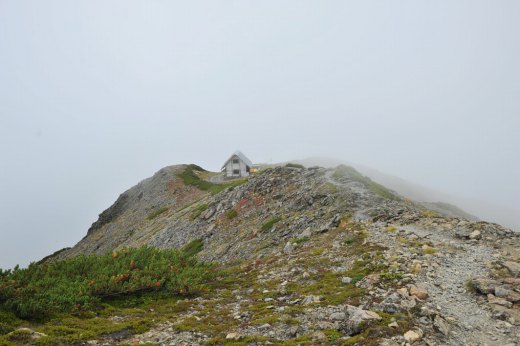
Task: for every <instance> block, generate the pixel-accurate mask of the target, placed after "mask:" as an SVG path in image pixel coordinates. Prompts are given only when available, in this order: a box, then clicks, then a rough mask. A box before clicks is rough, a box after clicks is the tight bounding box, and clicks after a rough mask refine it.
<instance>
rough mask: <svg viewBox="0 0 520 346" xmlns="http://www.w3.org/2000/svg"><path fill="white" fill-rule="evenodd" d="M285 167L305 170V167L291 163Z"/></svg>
mask: <svg viewBox="0 0 520 346" xmlns="http://www.w3.org/2000/svg"><path fill="white" fill-rule="evenodd" d="M285 167H291V168H305V166H304V165H300V164H299V163H291V162H289V163H288V164H286V165H285Z"/></svg>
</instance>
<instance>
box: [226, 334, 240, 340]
mask: <svg viewBox="0 0 520 346" xmlns="http://www.w3.org/2000/svg"><path fill="white" fill-rule="evenodd" d="M240 338H241V336H240V335H239V334H238V333H228V334H227V335H226V339H227V340H240Z"/></svg>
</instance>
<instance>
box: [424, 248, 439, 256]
mask: <svg viewBox="0 0 520 346" xmlns="http://www.w3.org/2000/svg"><path fill="white" fill-rule="evenodd" d="M435 253H437V249H436V248H434V247H431V246H428V247H427V248H424V249H423V254H425V255H433V254H435Z"/></svg>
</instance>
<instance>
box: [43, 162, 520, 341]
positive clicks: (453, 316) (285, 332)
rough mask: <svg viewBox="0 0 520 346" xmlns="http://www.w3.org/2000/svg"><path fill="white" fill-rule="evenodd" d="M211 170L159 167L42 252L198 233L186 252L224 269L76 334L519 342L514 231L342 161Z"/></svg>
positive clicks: (175, 243) (519, 258)
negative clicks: (102, 330)
mask: <svg viewBox="0 0 520 346" xmlns="http://www.w3.org/2000/svg"><path fill="white" fill-rule="evenodd" d="M215 179H217V178H215V174H213V173H210V172H206V171H203V170H201V169H199V168H198V167H196V166H193V165H192V166H187V165H181V166H171V167H166V168H164V169H162V170H160V171H159V172H157V173H156V174H155V175H154V176H153V177H151V178H149V179H146V180H144V181H142V182H141V183H139V184H138V185H136V186H134V187H133V188H131V189H130V190H128V191H126V192H125V193H123V194H122V195H121V196H120V197H119V199H118V200H117V201H116V202H115V203H114V205H113V206H111V207H110V208H109V209H107V210H106V211H104V212H103V213H102V214H101V215H100V217H99V220H98V221H97V222H95V223H94V224H93V225H92V227H91V228H90V229H89V231H88V234H87V235H86V236H85V238H83V239H82V240H81V241H80V242H79V243H78V244H77V245H76V246H74V247H73V248H71V249H69V250H66V251H63V252H61V253H60V254H58V255H57V256H56V257H55V258H54V259H53V260H57V259H60V258H67V257H71V256H76V255H79V254H101V253H105V252H107V251H117V250H118V249H122V248H124V247H136V246H141V245H151V246H155V247H159V248H170V247H174V248H178V247H181V246H183V245H185V244H187V243H189V242H190V241H193V240H195V239H201V240H202V241H203V243H204V247H203V250H202V251H201V252H200V253H199V255H198V256H199V257H200V258H201V259H204V260H207V261H213V262H216V263H219V266H220V267H222V268H225V269H226V270H227V271H228V273H229V276H228V279H227V280H225V282H224V283H223V284H222V287H220V288H219V289H217V290H215V291H214V292H211V293H208V294H207V295H203V296H201V297H198V298H193V299H187V300H182V301H180V302H179V303H178V304H180V305H179V307H178V308H172V311H171V312H170V313H166V314H161V316H157V320H156V323H155V324H154V325H153V326H152V327H151V328H150V329H149V330H148V331H147V332H145V333H142V334H137V335H117V336H114V335H108V336H106V337H105V338H102V339H98V340H91V341H89V342H88V344H91V345H105V344H107V345H108V344H144V343H154V344H160V345H205V344H236V345H268V344H281V345H300V344H301V345H318V344H320V345H321V344H323V345H327V344H330V345H343V344H344V345H412V344H413V345H504V346H505V345H509V346H513V345H520V305H519V301H520V268H519V266H520V264H519V263H520V236H519V234H518V233H515V232H513V231H511V230H508V229H506V228H504V227H501V226H499V225H497V224H491V223H486V222H475V221H469V220H466V219H463V218H458V217H451V216H447V215H446V216H444V215H441V214H438V212H435V211H432V210H429V209H427V208H425V207H424V206H423V205H420V204H417V203H414V202H413V201H410V200H406V199H404V198H402V197H400V196H398V195H397V194H395V193H394V192H392V191H390V190H388V189H386V188H384V187H383V186H381V185H379V184H376V183H374V182H372V181H371V180H369V179H367V178H365V177H363V176H361V175H359V173H357V172H356V171H354V170H352V169H351V168H349V167H338V168H336V169H324V168H319V167H313V168H298V167H276V168H272V169H267V170H265V171H263V172H261V173H259V174H257V175H254V176H252V177H250V178H249V179H247V180H244V181H238V182H234V183H232V184H230V185H229V186H225V187H224V186H220V187H218V186H217V185H216V184H214V183H210V182H209V181H214V182H216V181H217V180H215ZM201 182H203V183H201ZM204 182H205V183H207V184H206V185H205V184H204ZM173 310H174V311H173ZM155 313H157V312H156V311H149V312H147V314H150V315H152V316H155V315H154V314H155ZM129 318H138V317H135V316H119V315H114V316H113V319H114V320H115V321H118V320H120V321H124V320H125V319H129Z"/></svg>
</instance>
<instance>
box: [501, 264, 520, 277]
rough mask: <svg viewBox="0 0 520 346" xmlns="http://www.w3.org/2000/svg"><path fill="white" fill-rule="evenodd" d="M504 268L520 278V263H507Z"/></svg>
mask: <svg viewBox="0 0 520 346" xmlns="http://www.w3.org/2000/svg"><path fill="white" fill-rule="evenodd" d="M504 267H506V268H507V270H509V271H510V272H511V274H513V275H514V276H520V263H517V262H513V261H506V262H505V263H504Z"/></svg>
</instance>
